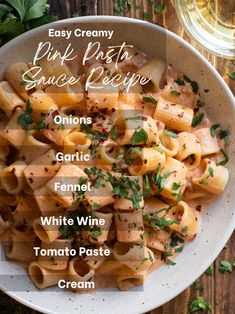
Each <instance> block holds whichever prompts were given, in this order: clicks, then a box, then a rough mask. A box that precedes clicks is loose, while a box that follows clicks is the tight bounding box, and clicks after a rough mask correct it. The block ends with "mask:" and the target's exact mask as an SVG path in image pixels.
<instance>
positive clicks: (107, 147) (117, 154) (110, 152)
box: [96, 140, 124, 166]
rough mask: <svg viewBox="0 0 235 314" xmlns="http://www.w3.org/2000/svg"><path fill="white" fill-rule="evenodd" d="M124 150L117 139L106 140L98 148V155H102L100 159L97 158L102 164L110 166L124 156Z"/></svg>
mask: <svg viewBox="0 0 235 314" xmlns="http://www.w3.org/2000/svg"><path fill="white" fill-rule="evenodd" d="M123 152H124V150H123V148H122V147H121V146H119V145H118V144H117V143H116V142H115V141H112V140H107V141H104V142H103V144H102V145H101V146H99V147H98V148H97V150H96V155H97V156H98V155H100V159H99V160H97V162H98V163H99V164H101V165H102V166H109V165H112V164H114V163H118V162H119V160H120V159H121V157H122V156H123V155H122V154H123Z"/></svg>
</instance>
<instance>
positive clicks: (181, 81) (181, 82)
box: [174, 78, 185, 86]
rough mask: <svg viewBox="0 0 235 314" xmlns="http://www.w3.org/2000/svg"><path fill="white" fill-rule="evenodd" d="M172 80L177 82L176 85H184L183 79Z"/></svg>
mask: <svg viewBox="0 0 235 314" xmlns="http://www.w3.org/2000/svg"><path fill="white" fill-rule="evenodd" d="M174 82H175V83H177V84H178V85H180V86H184V85H185V82H184V80H181V79H179V78H178V79H177V80H174Z"/></svg>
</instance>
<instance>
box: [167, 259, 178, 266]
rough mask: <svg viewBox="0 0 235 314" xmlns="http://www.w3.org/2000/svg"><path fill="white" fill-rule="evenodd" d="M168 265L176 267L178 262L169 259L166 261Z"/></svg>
mask: <svg viewBox="0 0 235 314" xmlns="http://www.w3.org/2000/svg"><path fill="white" fill-rule="evenodd" d="M166 264H167V265H170V266H175V265H176V262H173V261H172V260H171V259H169V258H168V259H167V260H166Z"/></svg>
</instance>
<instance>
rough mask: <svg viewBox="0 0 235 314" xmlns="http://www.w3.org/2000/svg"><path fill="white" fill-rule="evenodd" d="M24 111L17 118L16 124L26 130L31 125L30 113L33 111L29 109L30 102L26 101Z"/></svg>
mask: <svg viewBox="0 0 235 314" xmlns="http://www.w3.org/2000/svg"><path fill="white" fill-rule="evenodd" d="M25 105H26V111H23V113H22V114H21V115H20V116H19V118H18V120H17V122H18V124H20V125H21V126H22V129H23V130H28V128H29V125H30V124H32V123H33V122H34V121H33V118H32V117H31V115H30V114H31V113H32V111H33V109H32V108H31V104H30V100H29V99H28V100H26V103H25Z"/></svg>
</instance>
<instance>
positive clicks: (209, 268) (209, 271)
mask: <svg viewBox="0 0 235 314" xmlns="http://www.w3.org/2000/svg"><path fill="white" fill-rule="evenodd" d="M205 273H206V275H207V276H213V274H214V270H213V266H212V265H210V266H209V267H208V268H207V270H206V271H205Z"/></svg>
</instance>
